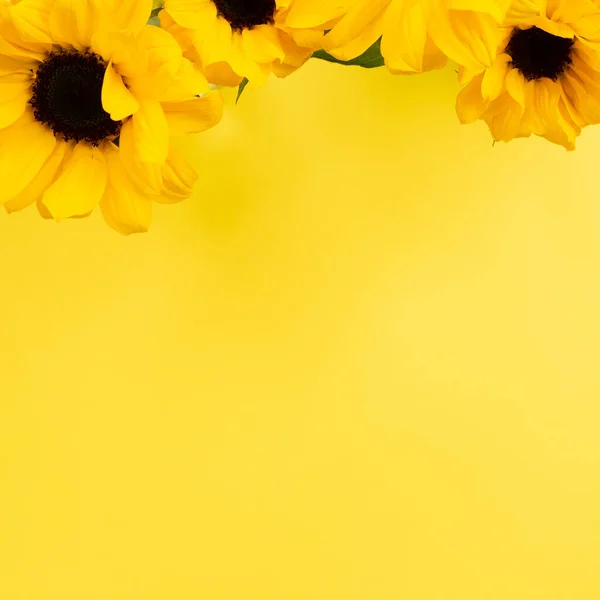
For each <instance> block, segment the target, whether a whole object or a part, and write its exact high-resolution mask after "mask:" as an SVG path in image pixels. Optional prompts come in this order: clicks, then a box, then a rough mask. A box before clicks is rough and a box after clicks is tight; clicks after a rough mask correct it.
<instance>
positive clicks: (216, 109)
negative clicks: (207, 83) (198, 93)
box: [163, 91, 223, 135]
mask: <svg viewBox="0 0 600 600" xmlns="http://www.w3.org/2000/svg"><path fill="white" fill-rule="evenodd" d="M163 109H164V113H165V117H166V119H167V123H168V124H169V132H170V134H171V135H184V134H187V133H200V132H201V131H206V130H207V129H210V128H211V127H214V126H215V125H216V124H217V123H219V121H220V120H221V119H222V117H223V97H222V96H221V94H220V92H218V91H215V92H210V93H209V94H206V95H205V96H202V97H201V98H194V99H193V100H188V101H187V102H169V103H164V104H163Z"/></svg>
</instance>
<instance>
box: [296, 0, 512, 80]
mask: <svg viewBox="0 0 600 600" xmlns="http://www.w3.org/2000/svg"><path fill="white" fill-rule="evenodd" d="M509 2H510V0H318V1H316V0H296V3H295V4H294V5H293V6H292V8H291V10H290V13H289V15H288V18H287V21H286V23H287V24H288V26H290V27H314V26H315V25H317V24H319V23H327V22H329V23H331V22H332V20H334V19H335V21H334V23H333V26H332V27H331V31H330V32H329V33H328V34H327V36H326V37H325V39H324V41H323V47H324V49H325V50H327V51H328V52H329V53H330V54H332V55H333V56H335V57H336V58H338V59H340V60H351V59H353V58H356V57H357V56H359V55H361V54H362V53H363V52H365V51H366V50H367V49H368V48H369V47H370V46H372V45H373V44H374V43H375V42H376V41H377V40H378V39H379V38H381V54H382V55H383V58H384V59H385V64H386V66H387V68H388V69H389V70H390V71H391V72H392V73H422V72H424V71H430V70H433V69H438V68H441V67H443V66H444V65H445V64H446V62H447V60H448V58H449V59H451V60H453V61H455V62H457V63H458V64H460V65H464V66H468V67H470V68H480V69H484V68H486V67H488V66H490V65H491V64H492V62H493V60H494V58H495V52H496V48H497V45H498V25H499V23H501V22H502V20H503V19H504V16H505V14H506V10H507V8H508V4H509ZM309 7H310V8H309Z"/></svg>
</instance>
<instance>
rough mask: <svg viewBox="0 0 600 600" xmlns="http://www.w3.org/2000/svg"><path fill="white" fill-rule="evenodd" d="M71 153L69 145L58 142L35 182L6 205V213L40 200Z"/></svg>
mask: <svg viewBox="0 0 600 600" xmlns="http://www.w3.org/2000/svg"><path fill="white" fill-rule="evenodd" d="M69 152H70V150H69V145H68V144H65V143H63V142H58V143H57V144H56V146H55V147H54V150H53V151H52V153H51V154H50V156H49V157H48V160H46V162H45V163H44V166H43V167H42V168H41V169H40V171H39V173H38V174H37V176H36V177H34V179H33V181H32V182H31V183H30V184H29V185H28V186H27V187H26V188H25V189H24V190H23V191H22V192H21V193H20V194H19V195H18V196H15V197H14V198H12V199H11V200H9V201H8V202H7V203H6V204H5V205H4V208H5V209H6V212H9V213H11V212H15V211H18V210H22V209H24V208H27V207H28V206H30V205H31V204H33V203H34V202H36V201H37V200H39V199H40V198H41V197H42V195H43V194H44V192H45V191H46V189H47V188H48V187H49V186H50V185H51V184H52V182H53V181H54V178H55V177H56V174H57V172H58V170H59V168H60V165H61V163H62V162H63V159H64V158H65V156H68V153H69Z"/></svg>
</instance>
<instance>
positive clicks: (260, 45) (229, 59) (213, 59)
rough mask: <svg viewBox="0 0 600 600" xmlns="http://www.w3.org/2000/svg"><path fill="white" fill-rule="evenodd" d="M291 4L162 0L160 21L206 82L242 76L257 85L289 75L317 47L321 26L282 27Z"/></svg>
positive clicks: (233, 80)
mask: <svg viewBox="0 0 600 600" xmlns="http://www.w3.org/2000/svg"><path fill="white" fill-rule="evenodd" d="M294 1H295V0H165V5H164V10H163V11H162V12H161V13H160V21H161V26H162V27H163V28H165V29H167V30H168V31H170V32H171V33H172V34H173V35H174V36H175V37H176V38H177V39H178V41H179V42H180V44H181V45H182V47H183V48H184V49H185V50H186V57H189V58H191V59H192V60H195V62H196V63H197V64H198V65H200V66H201V67H202V70H203V71H204V72H205V73H206V75H207V77H208V79H209V81H211V83H218V84H223V85H236V84H238V83H240V81H241V80H242V79H243V78H247V79H248V80H249V81H250V83H251V84H254V85H262V84H264V83H265V82H266V80H267V78H268V76H269V75H270V74H271V73H274V74H275V75H277V76H278V77H285V76H286V75H288V74H289V73H291V72H293V71H295V70H296V69H298V68H299V67H301V66H302V65H303V64H304V63H305V62H306V61H307V60H308V59H309V58H310V57H311V55H312V53H313V52H314V50H316V49H317V48H319V47H320V40H321V38H322V37H323V34H324V27H321V26H317V27H306V28H294V27H290V26H289V25H287V24H286V17H287V14H288V12H289V11H290V8H291V6H292V5H293V3H294ZM319 25H321V24H319Z"/></svg>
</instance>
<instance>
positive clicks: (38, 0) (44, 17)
mask: <svg viewBox="0 0 600 600" xmlns="http://www.w3.org/2000/svg"><path fill="white" fill-rule="evenodd" d="M52 3H53V1H52V0H27V2H19V3H18V4H13V5H11V8H10V18H11V21H12V24H13V26H14V27H15V29H16V30H17V31H18V33H19V38H20V39H21V40H22V41H24V42H34V43H43V44H51V43H52V37H51V34H50V24H49V21H50V12H51V10H52Z"/></svg>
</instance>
